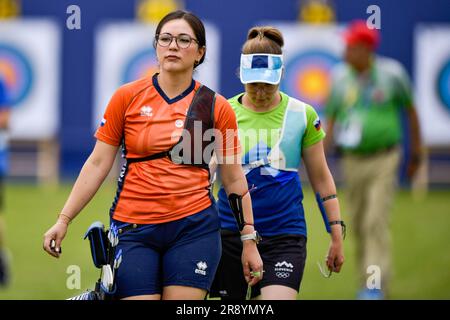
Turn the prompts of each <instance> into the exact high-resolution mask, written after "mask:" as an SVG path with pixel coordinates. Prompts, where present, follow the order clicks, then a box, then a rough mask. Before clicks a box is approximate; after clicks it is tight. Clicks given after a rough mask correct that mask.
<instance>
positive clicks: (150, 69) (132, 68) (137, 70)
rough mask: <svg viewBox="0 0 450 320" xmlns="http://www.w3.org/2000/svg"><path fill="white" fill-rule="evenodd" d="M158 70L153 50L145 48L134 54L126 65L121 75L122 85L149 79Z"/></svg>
mask: <svg viewBox="0 0 450 320" xmlns="http://www.w3.org/2000/svg"><path fill="white" fill-rule="evenodd" d="M158 70H159V67H158V61H157V58H156V54H155V50H154V49H153V48H151V47H150V48H146V49H144V50H141V51H139V52H137V53H136V54H134V55H133V56H132V57H131V58H130V59H129V61H128V62H127V63H125V67H124V70H123V73H122V74H123V75H122V83H128V82H131V81H135V80H137V79H141V78H144V77H151V76H152V75H153V74H155V73H156V72H157V71H158Z"/></svg>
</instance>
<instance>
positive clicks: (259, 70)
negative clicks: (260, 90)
mask: <svg viewBox="0 0 450 320" xmlns="http://www.w3.org/2000/svg"><path fill="white" fill-rule="evenodd" d="M282 72H283V56H282V55H281V54H265V53H255V54H241V67H240V78H241V82H242V83H243V84H246V83H254V82H263V83H268V84H279V83H280V80H281V74H282Z"/></svg>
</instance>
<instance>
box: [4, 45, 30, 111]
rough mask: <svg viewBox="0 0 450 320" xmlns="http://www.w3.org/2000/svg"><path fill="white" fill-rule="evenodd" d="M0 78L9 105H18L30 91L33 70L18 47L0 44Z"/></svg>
mask: <svg viewBox="0 0 450 320" xmlns="http://www.w3.org/2000/svg"><path fill="white" fill-rule="evenodd" d="M0 78H1V79H2V80H3V82H4V84H5V87H6V90H7V95H8V101H9V102H8V103H9V105H10V106H15V105H18V104H19V103H20V102H22V101H23V100H24V99H25V98H26V97H27V96H28V94H29V93H30V90H31V87H32V84H33V72H32V68H31V64H30V62H29V60H28V59H27V57H26V56H25V55H24V54H23V53H22V52H20V51H19V50H18V49H16V48H14V47H12V46H9V45H5V44H0Z"/></svg>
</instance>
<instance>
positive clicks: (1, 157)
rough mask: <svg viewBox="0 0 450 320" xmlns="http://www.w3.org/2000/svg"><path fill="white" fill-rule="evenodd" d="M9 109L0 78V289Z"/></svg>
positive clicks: (5, 271) (5, 270)
mask: <svg viewBox="0 0 450 320" xmlns="http://www.w3.org/2000/svg"><path fill="white" fill-rule="evenodd" d="M9 116H10V109H9V105H8V98H7V94H6V87H5V84H4V82H3V79H2V78H1V77H0V287H1V286H6V285H7V284H8V280H9V265H8V264H9V262H8V255H7V251H6V247H5V222H4V219H3V217H2V213H3V211H4V177H5V176H6V173H7V161H8V158H7V157H8V154H7V152H8V139H7V132H6V131H7V129H8V124H9Z"/></svg>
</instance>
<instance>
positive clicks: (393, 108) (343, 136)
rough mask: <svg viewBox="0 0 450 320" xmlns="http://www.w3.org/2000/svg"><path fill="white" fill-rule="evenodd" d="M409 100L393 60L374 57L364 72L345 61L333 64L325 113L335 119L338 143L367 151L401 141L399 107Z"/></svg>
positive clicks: (406, 86)
mask: <svg viewBox="0 0 450 320" xmlns="http://www.w3.org/2000/svg"><path fill="white" fill-rule="evenodd" d="M412 100H413V99H412V94H411V86H410V82H409V79H408V76H407V74H406V72H405V70H404V69H403V67H402V66H401V65H400V64H399V63H398V62H396V61H395V60H392V59H388V58H381V57H377V58H375V59H374V61H373V63H372V66H371V69H370V70H369V72H367V73H366V74H365V75H359V74H357V73H356V72H355V71H354V70H353V69H352V68H351V67H350V66H349V65H347V64H344V63H343V64H340V65H338V66H337V67H335V69H334V70H333V72H332V90H331V94H330V97H329V99H328V101H327V104H326V108H325V113H326V115H327V117H328V118H330V119H335V124H336V132H335V137H336V142H337V144H338V145H339V146H340V147H342V148H343V149H344V150H348V151H352V152H355V153H364V154H366V153H369V154H370V153H373V152H376V151H377V150H381V149H384V148H387V147H390V146H393V145H395V144H398V143H399V142H400V141H401V139H402V126H401V117H400V111H401V109H402V108H410V107H412V106H413V103H412Z"/></svg>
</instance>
